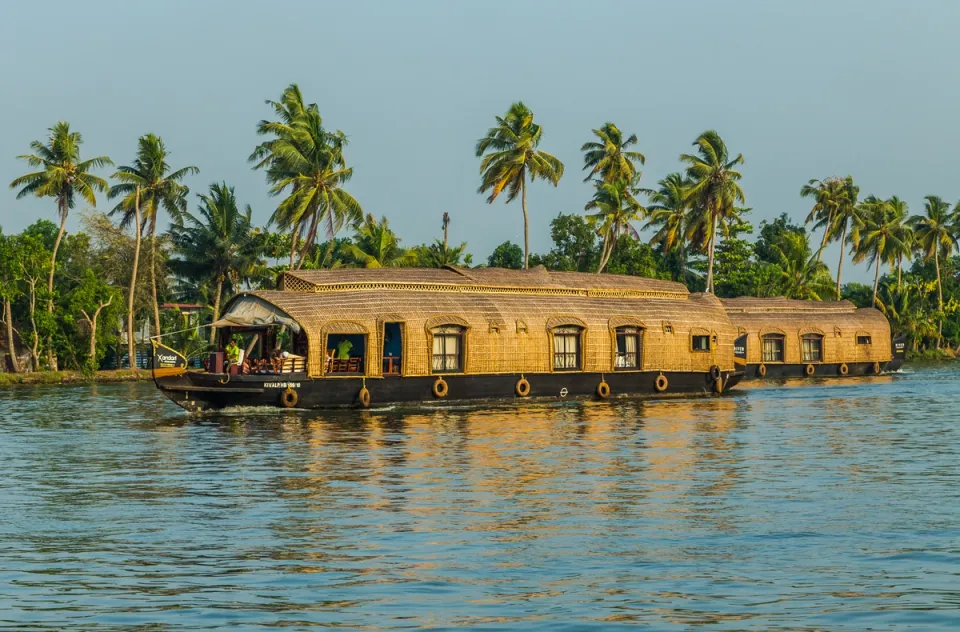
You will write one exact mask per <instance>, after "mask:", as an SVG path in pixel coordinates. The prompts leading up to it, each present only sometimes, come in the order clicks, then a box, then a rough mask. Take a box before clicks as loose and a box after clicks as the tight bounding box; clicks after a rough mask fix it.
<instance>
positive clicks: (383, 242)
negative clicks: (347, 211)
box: [346, 215, 417, 268]
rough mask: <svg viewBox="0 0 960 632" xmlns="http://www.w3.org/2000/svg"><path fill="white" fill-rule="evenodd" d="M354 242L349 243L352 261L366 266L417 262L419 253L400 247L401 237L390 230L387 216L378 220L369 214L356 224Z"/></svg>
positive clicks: (386, 266) (385, 266)
mask: <svg viewBox="0 0 960 632" xmlns="http://www.w3.org/2000/svg"><path fill="white" fill-rule="evenodd" d="M354 231H355V232H356V234H355V235H354V237H353V243H350V244H347V246H346V251H347V254H348V255H349V256H350V258H351V259H352V263H354V264H356V265H359V266H362V267H364V268H401V267H405V266H411V265H414V264H416V262H417V253H415V252H413V251H412V250H407V249H405V248H401V247H400V239H399V238H398V237H397V235H396V233H394V232H393V231H392V230H390V226H389V225H388V223H387V218H386V217H382V218H380V221H379V222H378V221H377V219H376V218H375V217H374V216H373V215H367V217H366V218H365V219H364V220H363V221H362V222H357V223H356V224H355V225H354Z"/></svg>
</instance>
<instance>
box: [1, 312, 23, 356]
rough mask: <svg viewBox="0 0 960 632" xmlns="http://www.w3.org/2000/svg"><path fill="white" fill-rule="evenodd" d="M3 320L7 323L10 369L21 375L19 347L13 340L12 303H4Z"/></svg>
mask: <svg viewBox="0 0 960 632" xmlns="http://www.w3.org/2000/svg"><path fill="white" fill-rule="evenodd" d="M3 318H4V320H5V321H7V348H8V349H9V350H10V368H11V369H12V370H13V372H14V373H19V372H20V362H19V360H18V358H17V345H16V342H15V341H14V338H13V310H12V307H11V303H10V301H4V302H3Z"/></svg>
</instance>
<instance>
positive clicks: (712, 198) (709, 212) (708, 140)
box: [680, 130, 746, 294]
mask: <svg viewBox="0 0 960 632" xmlns="http://www.w3.org/2000/svg"><path fill="white" fill-rule="evenodd" d="M693 145H694V147H696V148H697V153H696V154H695V155H694V154H681V155H680V160H681V161H682V162H685V163H687V165H688V166H687V177H688V178H689V179H690V180H691V183H690V189H689V195H690V198H691V200H692V201H693V210H694V217H693V221H692V222H691V224H690V227H689V229H688V236H689V237H693V238H694V239H695V241H697V242H698V243H699V244H701V246H702V245H703V244H707V246H708V250H707V292H710V293H711V294H712V293H713V259H714V253H715V251H716V243H717V230H718V229H719V228H720V227H721V226H723V225H725V224H726V222H727V221H728V220H729V219H732V218H733V217H735V216H736V215H737V210H736V206H735V204H736V203H737V202H745V201H746V198H745V197H744V195H743V190H742V189H741V188H740V185H739V184H737V182H738V181H739V180H740V178H741V174H740V172H739V171H735V170H734V169H733V167H735V166H737V165H739V164H743V154H737V156H736V157H735V158H731V157H730V154H729V153H728V151H727V145H726V143H724V142H723V139H722V138H720V135H719V134H717V133H716V132H715V131H713V130H708V131H706V132H704V133H703V134H700V136H699V137H698V138H697V140H695V141H694V142H693Z"/></svg>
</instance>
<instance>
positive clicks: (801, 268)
mask: <svg viewBox="0 0 960 632" xmlns="http://www.w3.org/2000/svg"><path fill="white" fill-rule="evenodd" d="M772 249H773V252H774V253H776V255H777V258H778V264H779V268H780V274H781V283H782V285H781V292H782V294H783V296H785V297H787V298H795V299H801V300H807V301H822V300H823V297H824V296H828V295H829V293H830V292H831V290H832V289H833V279H831V278H830V271H829V269H828V268H827V264H825V263H824V262H822V261H820V260H819V259H817V258H816V256H812V255H811V254H810V240H809V238H808V237H807V235H806V233H797V232H788V233H784V235H783V237H782V240H781V241H780V243H778V244H774V245H773V246H772Z"/></svg>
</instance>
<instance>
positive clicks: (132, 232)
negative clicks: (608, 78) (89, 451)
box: [0, 84, 960, 371]
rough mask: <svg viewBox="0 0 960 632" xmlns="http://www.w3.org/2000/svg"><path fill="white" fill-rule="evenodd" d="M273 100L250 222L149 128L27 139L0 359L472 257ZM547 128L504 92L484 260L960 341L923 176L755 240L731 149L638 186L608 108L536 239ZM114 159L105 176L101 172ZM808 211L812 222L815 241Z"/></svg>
mask: <svg viewBox="0 0 960 632" xmlns="http://www.w3.org/2000/svg"><path fill="white" fill-rule="evenodd" d="M267 105H268V106H269V107H270V109H271V110H272V113H273V116H272V117H271V119H265V120H263V121H260V123H259V124H258V125H257V127H256V129H257V132H258V134H259V135H260V136H262V138H263V140H262V142H261V143H260V144H259V145H257V146H256V147H255V148H254V150H253V152H252V153H251V155H250V157H249V160H250V163H251V166H252V168H253V169H256V170H259V171H262V172H263V173H264V176H265V179H266V182H267V185H268V186H269V192H270V194H271V195H272V196H274V197H276V198H277V205H276V207H275V209H274V210H273V213H272V215H271V217H270V220H269V222H268V223H267V225H266V226H255V225H254V222H253V219H252V210H251V208H250V207H249V205H243V204H242V203H241V202H240V201H238V200H237V198H236V195H235V192H234V189H233V187H231V186H229V184H227V183H222V182H221V183H213V184H211V185H209V187H208V188H207V190H206V191H204V192H202V193H197V194H195V195H193V196H192V197H191V195H190V191H189V190H188V188H187V186H186V185H185V184H183V181H184V179H185V178H186V177H187V176H189V175H195V174H197V173H199V169H198V168H197V167H195V166H178V167H172V166H171V165H170V164H169V162H170V153H169V152H168V150H167V148H166V146H165V144H164V142H163V140H162V139H161V138H160V137H159V136H156V135H155V134H145V135H144V136H142V137H141V138H139V139H138V141H137V145H136V147H135V149H134V151H133V152H132V160H130V162H129V163H128V164H125V165H120V166H116V167H114V163H113V161H112V160H111V159H110V158H108V157H106V156H97V157H93V158H84V157H82V156H81V148H82V146H83V138H82V137H81V135H80V134H79V133H78V132H76V131H74V130H72V129H71V128H70V126H69V124H68V123H65V122H59V123H57V124H56V125H54V126H53V127H52V128H50V130H49V134H48V136H47V137H46V138H45V139H44V140H42V141H34V142H33V143H31V144H30V148H29V150H30V151H29V153H26V154H24V155H21V156H20V158H21V159H22V160H23V161H24V162H25V163H26V164H27V165H28V166H29V167H30V171H29V172H28V173H26V174H24V175H22V176H20V177H18V178H16V179H14V180H13V181H12V182H11V183H10V187H11V188H12V189H14V190H16V191H17V197H18V198H22V197H26V196H37V197H40V198H50V199H51V201H52V203H53V205H54V208H55V211H56V218H57V220H58V222H57V223H53V222H50V221H49V220H46V219H42V220H39V221H37V222H35V223H34V224H32V225H31V226H29V227H28V228H27V229H25V230H24V231H23V232H22V233H20V234H17V235H5V234H3V233H2V231H0V301H2V308H3V309H2V310H0V324H2V325H3V328H2V336H0V337H2V339H3V344H0V347H5V348H6V349H7V351H8V353H7V358H8V360H7V366H6V367H5V368H6V370H13V371H23V370H33V371H37V370H44V369H51V368H55V367H57V366H59V367H65V368H74V369H80V370H85V371H93V370H96V369H97V368H99V367H101V366H103V365H104V362H105V359H106V358H108V357H109V358H111V361H110V362H111V363H112V364H114V365H117V366H119V365H123V364H127V363H129V362H130V359H131V358H135V357H136V351H137V350H136V348H135V344H136V336H135V335H125V332H137V331H140V330H141V329H143V328H144V327H146V328H148V329H149V332H150V333H151V334H152V335H154V336H159V335H161V334H167V335H171V336H175V337H176V338H175V340H173V341H172V344H178V345H180V346H182V347H185V348H190V349H194V350H195V351H196V352H197V353H200V352H202V351H203V350H204V349H206V348H207V347H208V346H209V345H210V344H211V343H212V342H213V335H212V332H210V333H209V334H204V335H200V334H199V333H198V332H197V331H196V330H191V329H190V328H183V327H182V324H183V321H182V318H181V316H180V315H179V314H177V313H176V310H161V308H160V306H161V305H164V304H168V303H193V304H199V305H202V306H204V307H205V310H206V312H207V316H206V320H207V321H212V320H215V319H216V318H217V317H218V316H219V315H220V311H221V307H222V306H223V304H224V303H225V302H226V301H227V300H228V299H229V298H230V297H231V296H232V295H234V294H235V293H237V292H239V291H242V290H244V289H252V288H260V287H273V286H274V284H275V282H276V277H277V274H278V273H279V272H282V271H283V270H287V269H316V268H336V267H370V268H373V267H400V266H421V267H442V266H447V265H454V266H471V265H473V258H472V256H471V255H470V253H468V252H467V244H466V242H462V243H458V244H451V243H449V241H448V226H449V222H450V218H449V215H448V214H446V213H444V214H443V217H442V223H441V225H440V228H441V229H442V235H443V237H442V239H437V240H435V241H434V242H432V243H429V244H421V245H415V246H411V247H405V246H403V245H402V243H401V240H400V238H399V237H398V236H397V235H396V233H395V232H394V231H393V230H392V229H391V227H390V225H389V222H388V219H387V218H386V217H379V218H378V217H376V216H374V215H373V214H370V213H365V212H364V210H363V208H362V205H361V204H360V202H359V201H358V200H357V199H355V198H354V197H353V196H352V195H351V194H350V193H349V192H348V191H347V186H348V185H349V181H350V179H351V177H352V175H353V168H352V167H351V166H349V163H348V161H347V158H346V150H347V146H348V138H347V136H346V134H344V133H343V132H342V131H340V130H337V131H331V130H330V129H328V128H327V127H326V126H325V124H324V121H323V119H322V117H321V116H320V112H319V108H318V106H317V105H316V104H313V103H306V101H305V100H304V98H303V95H302V93H301V91H300V89H299V88H298V87H297V86H296V85H295V84H294V85H291V86H290V87H288V88H287V89H286V90H284V92H283V94H282V95H281V97H280V99H279V100H278V101H267ZM543 139H544V130H543V128H542V127H541V126H540V125H539V124H537V123H536V122H535V121H534V114H533V112H532V111H531V110H530V109H529V108H528V107H527V106H526V105H524V104H523V103H522V102H517V103H514V104H513V105H511V106H510V108H509V109H508V110H507V112H506V113H505V114H504V115H503V116H498V117H496V118H495V125H494V126H493V127H491V128H490V129H489V130H488V131H487V132H486V134H485V135H484V136H482V137H481V138H480V139H479V140H478V142H477V144H476V147H475V153H476V155H477V157H478V158H479V159H480V165H479V171H480V185H479V187H478V192H479V193H481V194H483V195H485V196H486V199H487V201H488V202H489V203H491V204H492V203H494V202H495V201H496V200H497V199H500V198H502V199H504V200H505V201H506V202H507V203H509V202H513V201H515V200H517V199H519V200H520V208H521V211H522V216H523V224H524V244H523V246H522V247H521V246H519V245H516V244H513V243H511V242H509V241H507V242H504V243H502V244H501V245H499V246H497V247H496V249H494V251H493V253H492V254H491V255H490V256H489V257H488V258H487V261H486V264H485V265H489V266H498V267H505V268H516V269H519V268H524V267H530V266H538V265H542V266H545V267H546V268H548V269H551V270H571V271H581V272H596V273H601V272H608V273H616V274H628V275H637V276H646V277H654V278H662V279H672V280H675V281H679V282H681V283H684V284H686V285H687V286H688V287H690V288H691V290H694V291H706V292H712V293H715V294H716V295H718V296H786V297H789V298H797V299H808V300H833V299H837V298H841V297H842V298H847V299H850V300H852V301H853V302H855V303H856V304H857V305H860V306H871V305H872V306H875V307H877V308H878V309H880V310H881V311H883V313H884V314H886V315H887V317H888V318H889V319H890V322H891V324H892V326H893V329H894V331H895V332H896V333H903V334H907V335H908V336H909V337H910V340H911V346H912V348H913V349H914V350H921V349H924V348H932V349H940V348H941V346H943V343H944V341H946V342H947V343H948V345H950V346H955V345H956V344H957V343H958V342H960V315H958V314H960V282H958V280H960V270H958V268H960V259H958V258H957V257H955V256H954V249H955V247H956V246H957V240H958V237H960V205H952V206H951V205H950V204H949V203H947V202H946V201H944V200H943V199H942V198H940V197H937V196H932V195H931V196H927V197H926V198H925V202H924V207H923V210H922V212H921V213H918V214H915V215H911V214H910V211H909V209H908V207H907V204H906V203H905V202H904V201H903V200H901V199H899V198H898V197H896V196H894V197H891V198H888V199H880V198H878V197H876V196H872V195H868V196H865V197H861V196H860V191H859V188H858V186H857V185H856V184H855V182H854V180H853V178H852V177H851V176H845V177H827V178H823V179H820V180H810V181H809V182H808V183H807V184H806V185H804V186H803V187H802V189H801V190H800V195H801V196H803V197H804V198H806V199H808V200H809V201H810V203H811V210H810V213H809V215H808V216H807V217H806V218H805V220H804V221H803V223H802V224H799V223H794V222H793V221H792V219H791V218H790V217H788V216H787V215H786V214H783V215H781V216H779V217H778V218H776V219H775V220H773V221H771V222H766V221H764V222H761V223H760V225H759V232H758V234H757V236H756V239H755V240H752V241H751V240H750V239H749V238H750V236H751V235H753V233H754V227H753V225H752V224H751V223H750V222H749V221H748V217H749V213H750V211H751V209H750V208H748V207H746V206H745V204H746V196H745V194H744V191H743V190H742V189H741V187H740V185H739V181H740V180H741V173H740V171H739V169H740V166H741V165H742V164H743V163H744V158H743V156H742V155H741V154H735V155H734V154H733V153H731V152H730V151H729V150H728V148H727V146H726V143H725V142H724V140H723V139H722V138H721V137H720V135H719V134H717V133H716V132H715V131H712V130H708V131H706V132H704V133H703V134H701V135H700V136H698V137H697V138H696V139H695V140H694V142H693V145H692V147H693V151H692V152H691V153H684V154H680V156H679V160H680V163H681V164H682V165H683V167H684V168H683V170H682V171H678V172H676V173H671V174H669V175H667V176H666V177H664V178H663V179H661V180H660V181H659V182H657V183H656V185H655V186H654V187H652V188H646V187H644V186H642V184H641V178H642V172H641V171H640V167H642V166H643V164H644V163H645V156H644V155H643V154H642V153H641V152H640V151H638V150H637V145H638V144H639V139H638V138H637V136H636V135H635V134H629V135H628V134H624V133H623V132H621V130H620V129H619V128H618V127H617V126H616V125H614V124H613V123H611V122H607V123H605V124H604V125H602V126H601V127H598V128H597V129H594V130H593V131H592V137H591V138H590V140H589V141H588V142H586V143H584V144H583V146H582V147H581V151H582V153H583V165H582V170H583V171H584V172H585V181H586V182H590V183H591V184H592V187H593V194H592V195H591V197H590V198H589V199H588V200H586V201H585V203H584V208H583V212H582V213H567V214H564V213H561V214H559V215H557V216H556V217H555V219H554V220H553V221H552V222H551V238H552V244H553V245H552V247H551V249H550V250H549V251H548V252H545V253H535V252H531V251H530V246H529V241H530V240H529V214H528V185H529V184H531V183H533V182H536V181H537V180H543V181H546V182H548V183H551V184H553V185H554V186H556V185H557V184H558V183H559V181H560V179H561V178H562V177H563V175H564V165H563V163H562V162H561V161H560V160H559V159H558V158H557V157H556V156H554V155H552V154H549V153H547V152H546V151H544V150H543V149H541V143H542V142H543ZM111 168H112V174H111V175H110V176H109V180H108V179H105V178H103V177H101V176H98V175H96V173H95V172H97V171H103V170H105V169H111ZM98 197H99V198H100V199H99V201H101V202H102V201H103V199H104V198H105V199H106V200H108V201H109V204H110V205H112V207H111V208H110V209H109V211H108V212H107V213H102V212H99V211H96V210H95V209H96V207H97V203H98ZM78 202H80V203H82V204H84V205H85V206H86V207H87V210H85V211H84V212H83V214H82V217H81V226H82V230H81V231H78V232H76V233H73V234H69V233H68V232H67V230H66V223H67V219H68V216H69V214H70V212H71V211H75V210H76V206H77V203H78ZM164 220H165V221H164ZM163 225H169V228H168V229H167V230H163V229H162V228H161V226H163ZM808 227H810V228H811V229H812V230H814V231H816V232H818V233H819V235H818V237H817V240H816V243H815V244H812V243H811V234H810V233H808V232H807V228H808ZM345 231H346V233H347V236H343V235H344V233H345ZM831 243H839V244H840V246H841V248H840V257H839V260H838V261H837V268H836V272H837V274H836V277H833V276H832V275H831V272H830V269H829V268H828V266H827V264H826V263H825V262H824V261H823V253H824V250H825V248H826V247H827V246H828V245H829V244H831ZM847 256H849V257H851V258H852V259H853V261H854V262H857V263H859V262H865V263H867V264H868V265H870V266H871V268H872V270H873V273H874V274H873V276H874V280H873V283H872V285H871V286H865V285H862V284H858V283H848V284H846V285H844V284H843V283H842V278H841V277H842V272H843V264H844V260H845V257H847ZM181 329H185V331H180V330H181ZM123 338H126V344H125V345H123V347H125V348H124V349H121V348H119V347H120V341H121V340H122V339H123ZM11 350H12V352H11ZM21 360H22V361H21Z"/></svg>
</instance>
